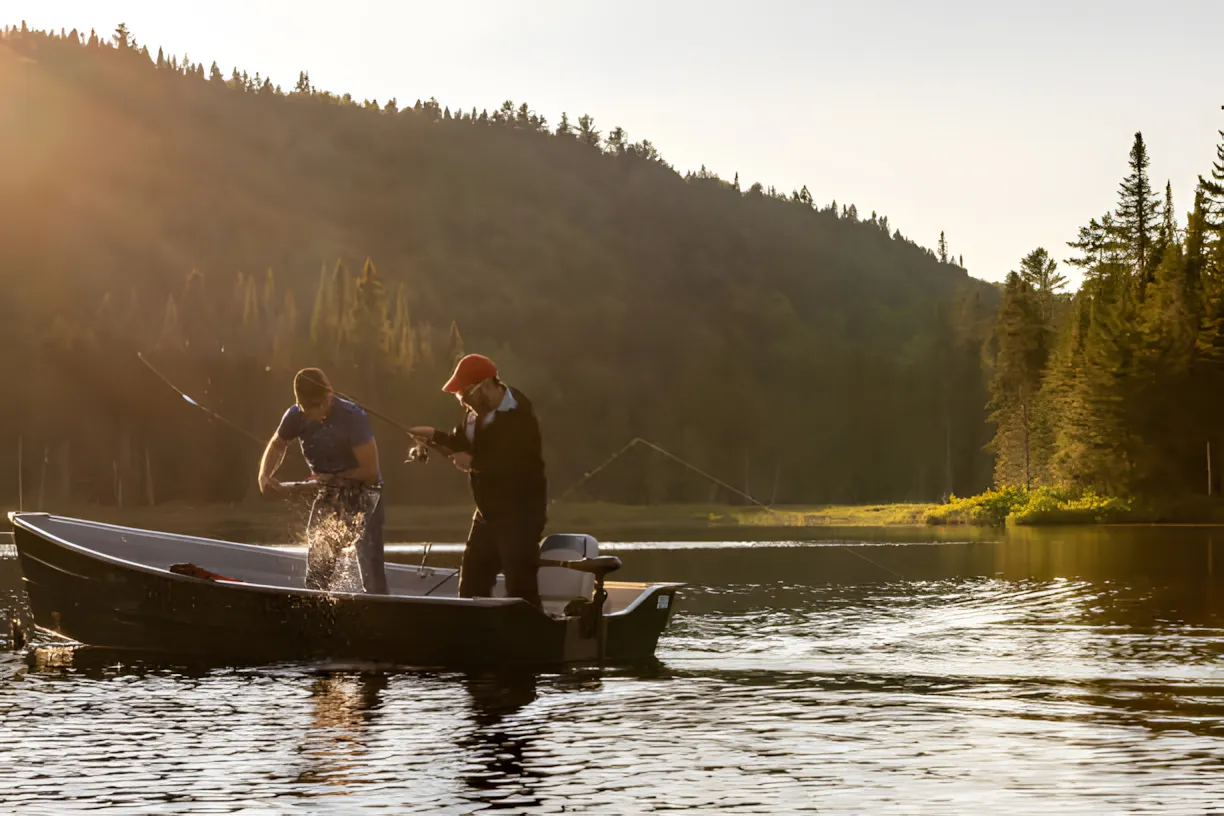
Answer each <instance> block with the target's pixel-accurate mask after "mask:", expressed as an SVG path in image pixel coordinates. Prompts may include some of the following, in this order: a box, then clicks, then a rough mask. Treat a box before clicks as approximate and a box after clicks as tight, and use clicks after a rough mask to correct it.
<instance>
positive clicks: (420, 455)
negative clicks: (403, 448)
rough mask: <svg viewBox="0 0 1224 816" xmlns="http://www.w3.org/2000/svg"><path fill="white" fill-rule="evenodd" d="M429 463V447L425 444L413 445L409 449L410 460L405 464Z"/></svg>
mask: <svg viewBox="0 0 1224 816" xmlns="http://www.w3.org/2000/svg"><path fill="white" fill-rule="evenodd" d="M428 461H429V446H428V445H424V444H417V445H413V446H412V447H411V448H409V449H408V458H407V459H405V460H404V464H409V463H411V462H421V463H426V462H428Z"/></svg>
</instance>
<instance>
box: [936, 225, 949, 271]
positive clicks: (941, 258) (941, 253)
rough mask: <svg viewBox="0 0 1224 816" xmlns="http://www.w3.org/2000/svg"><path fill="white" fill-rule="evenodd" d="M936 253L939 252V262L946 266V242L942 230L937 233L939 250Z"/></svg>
mask: <svg viewBox="0 0 1224 816" xmlns="http://www.w3.org/2000/svg"><path fill="white" fill-rule="evenodd" d="M937 251H938V252H939V262H940V263H945V264H946V263H947V262H948V240H947V239H946V238H944V234H943V230H940V231H939V249H938V250H937Z"/></svg>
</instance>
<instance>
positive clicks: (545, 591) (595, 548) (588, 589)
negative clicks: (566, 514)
mask: <svg viewBox="0 0 1224 816" xmlns="http://www.w3.org/2000/svg"><path fill="white" fill-rule="evenodd" d="M598 556H599V542H598V541H596V540H595V539H594V538H592V537H591V536H589V535H585V534H582V533H553V534H552V535H550V536H548V537H547V538H545V539H544V540H543V541H542V542H540V558H541V559H544V560H548V561H579V560H582V559H584V558H596V557H598ZM539 586H540V600H542V601H544V602H545V603H548V602H549V601H555V602H559V603H560V604H562V605H564V604H566V603H568V602H570V601H572V600H574V599H582V600H584V601H589V600H591V598H593V597H594V595H595V576H594V575H592V574H591V573H589V572H578V571H576V570H572V569H566V568H565V567H540V572H539ZM550 605H551V604H550Z"/></svg>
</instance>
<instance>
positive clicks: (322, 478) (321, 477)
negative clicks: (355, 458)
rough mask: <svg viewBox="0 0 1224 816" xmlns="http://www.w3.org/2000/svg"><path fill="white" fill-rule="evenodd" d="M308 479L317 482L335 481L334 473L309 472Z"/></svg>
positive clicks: (328, 482) (329, 482)
mask: <svg viewBox="0 0 1224 816" xmlns="http://www.w3.org/2000/svg"><path fill="white" fill-rule="evenodd" d="M310 480H311V481H312V482H318V483H319V484H331V483H332V482H334V481H336V474H334V473H312V474H310Z"/></svg>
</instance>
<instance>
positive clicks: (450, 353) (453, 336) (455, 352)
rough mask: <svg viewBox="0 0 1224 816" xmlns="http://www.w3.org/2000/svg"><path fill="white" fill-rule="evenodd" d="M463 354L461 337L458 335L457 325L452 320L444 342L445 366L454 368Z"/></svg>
mask: <svg viewBox="0 0 1224 816" xmlns="http://www.w3.org/2000/svg"><path fill="white" fill-rule="evenodd" d="M464 354H465V352H464V345H463V335H462V334H460V333H459V324H458V323H456V322H455V321H453V320H452V321H451V324H450V332H449V336H448V337H447V340H446V356H447V364H448V365H449V366H454V365H455V364H456V363H458V362H459V360H460V359H461V358H462V357H463V355H464Z"/></svg>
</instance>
